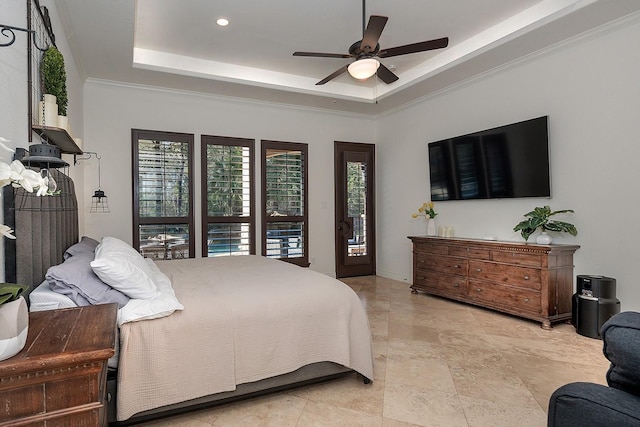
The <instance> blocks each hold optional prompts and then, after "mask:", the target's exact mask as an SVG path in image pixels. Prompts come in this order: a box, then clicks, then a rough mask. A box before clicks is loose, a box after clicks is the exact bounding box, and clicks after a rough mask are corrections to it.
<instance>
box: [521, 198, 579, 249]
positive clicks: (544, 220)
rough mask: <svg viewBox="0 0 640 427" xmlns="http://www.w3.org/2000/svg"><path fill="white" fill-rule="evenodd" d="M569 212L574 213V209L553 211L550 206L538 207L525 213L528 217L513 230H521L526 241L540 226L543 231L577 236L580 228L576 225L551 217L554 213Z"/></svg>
mask: <svg viewBox="0 0 640 427" xmlns="http://www.w3.org/2000/svg"><path fill="white" fill-rule="evenodd" d="M569 212H570V213H573V210H572V209H563V210H559V211H552V210H551V208H550V207H549V206H543V207H536V208H534V209H533V210H532V211H531V212H527V213H526V214H524V216H526V217H527V219H525V220H523V221H520V222H519V223H518V224H517V225H516V226H515V227H514V228H513V231H519V232H520V234H521V235H522V237H523V238H524V240H525V241H526V240H529V237H530V236H531V235H532V234H533V233H534V232H535V231H536V230H537V229H538V228H540V229H541V230H542V231H543V232H547V231H557V232H566V233H569V234H571V235H572V236H576V235H577V234H578V230H577V229H576V227H575V225H573V224H570V223H568V222H564V221H556V220H552V219H550V217H552V216H553V215H557V214H563V213H569Z"/></svg>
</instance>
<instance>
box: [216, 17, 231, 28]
mask: <svg viewBox="0 0 640 427" xmlns="http://www.w3.org/2000/svg"><path fill="white" fill-rule="evenodd" d="M216 24H218V25H219V26H221V27H226V26H227V25H229V20H228V19H227V18H218V19H217V20H216Z"/></svg>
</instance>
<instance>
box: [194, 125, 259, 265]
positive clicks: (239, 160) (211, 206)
mask: <svg viewBox="0 0 640 427" xmlns="http://www.w3.org/2000/svg"><path fill="white" fill-rule="evenodd" d="M201 150H202V156H201V157H202V189H203V190H202V198H203V199H202V207H203V210H202V224H203V230H202V231H203V238H202V242H203V247H202V254H203V256H222V255H248V254H255V253H256V246H255V213H254V212H255V208H254V200H253V199H254V197H253V182H254V141H253V140H250V139H241V138H226V137H219V136H206V135H203V136H202V144H201Z"/></svg>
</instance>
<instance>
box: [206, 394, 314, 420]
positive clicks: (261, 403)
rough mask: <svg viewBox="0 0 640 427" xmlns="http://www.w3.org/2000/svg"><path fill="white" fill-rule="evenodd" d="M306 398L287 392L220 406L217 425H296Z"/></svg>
mask: <svg viewBox="0 0 640 427" xmlns="http://www.w3.org/2000/svg"><path fill="white" fill-rule="evenodd" d="M306 403H307V402H306V400H304V399H301V398H299V397H296V396H293V395H290V394H287V393H280V394H273V395H269V396H266V397H260V398H256V399H253V400H251V401H246V402H240V403H236V404H233V405H227V406H224V407H222V408H220V409H219V410H218V411H216V412H218V417H217V419H216V421H215V422H214V424H213V426H215V427H239V426H243V427H244V426H263V427H270V426H273V427H287V426H291V427H295V426H296V425H297V423H298V420H299V419H300V416H301V414H302V411H303V409H304V407H305V405H306Z"/></svg>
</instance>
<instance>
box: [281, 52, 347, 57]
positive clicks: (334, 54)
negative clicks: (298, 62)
mask: <svg viewBox="0 0 640 427" xmlns="http://www.w3.org/2000/svg"><path fill="white" fill-rule="evenodd" d="M293 56H313V57H317V58H351V55H349V54H348V53H323V52H293Z"/></svg>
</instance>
